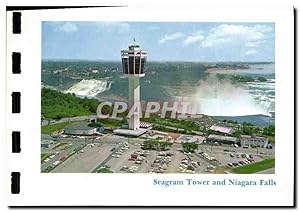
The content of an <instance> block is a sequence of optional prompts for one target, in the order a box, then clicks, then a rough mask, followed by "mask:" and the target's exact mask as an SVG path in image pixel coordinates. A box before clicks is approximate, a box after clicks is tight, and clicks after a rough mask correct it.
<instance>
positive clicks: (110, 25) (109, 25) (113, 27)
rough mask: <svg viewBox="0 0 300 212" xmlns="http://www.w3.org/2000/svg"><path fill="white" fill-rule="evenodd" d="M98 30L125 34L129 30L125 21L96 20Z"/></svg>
mask: <svg viewBox="0 0 300 212" xmlns="http://www.w3.org/2000/svg"><path fill="white" fill-rule="evenodd" d="M96 27H97V28H98V31H105V32H115V33H118V34H126V33H128V32H129V31H130V25H129V23H126V22H96Z"/></svg>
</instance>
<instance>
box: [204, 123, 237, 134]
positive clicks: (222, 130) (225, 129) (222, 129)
mask: <svg viewBox="0 0 300 212" xmlns="http://www.w3.org/2000/svg"><path fill="white" fill-rule="evenodd" d="M209 129H210V130H213V131H216V132H220V133H223V134H227V135H231V134H232V133H233V132H234V130H233V129H232V128H231V127H223V126H218V125H213V126H211V127H210V128H209Z"/></svg>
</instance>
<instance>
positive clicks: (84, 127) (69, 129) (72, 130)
mask: <svg viewBox="0 0 300 212" xmlns="http://www.w3.org/2000/svg"><path fill="white" fill-rule="evenodd" d="M97 131H98V127H90V126H88V124H87V123H82V122H77V123H74V124H70V125H68V126H66V127H65V128H64V134H67V135H94V134H95V133H96V132H97Z"/></svg>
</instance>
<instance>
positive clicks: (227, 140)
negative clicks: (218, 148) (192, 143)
mask: <svg viewBox="0 0 300 212" xmlns="http://www.w3.org/2000/svg"><path fill="white" fill-rule="evenodd" d="M206 140H207V141H208V142H218V143H223V144H236V143H238V142H239V140H238V138H236V137H231V136H223V135H214V134H211V135H209V136H208V137H207V139H206Z"/></svg>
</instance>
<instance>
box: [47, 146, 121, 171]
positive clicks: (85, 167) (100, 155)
mask: <svg viewBox="0 0 300 212" xmlns="http://www.w3.org/2000/svg"><path fill="white" fill-rule="evenodd" d="M115 146H116V145H115V144H110V143H105V144H95V145H93V146H92V145H87V146H86V147H84V148H83V149H82V150H81V151H80V152H78V153H75V154H74V155H72V156H71V157H70V158H68V159H67V160H66V161H64V162H63V163H62V164H60V165H58V166H57V167H56V168H54V169H53V170H52V171H51V172H54V173H57V172H59V173H85V172H91V171H92V170H93V169H94V168H95V167H96V166H97V165H98V164H99V163H101V162H102V161H103V160H104V159H105V158H107V157H108V156H109V155H110V153H111V149H112V148H114V147H115Z"/></svg>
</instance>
